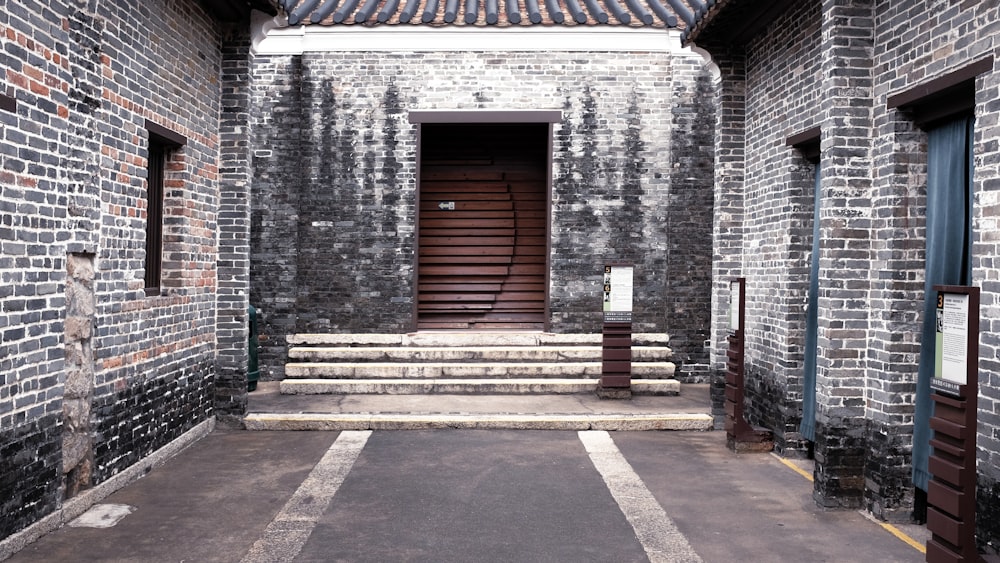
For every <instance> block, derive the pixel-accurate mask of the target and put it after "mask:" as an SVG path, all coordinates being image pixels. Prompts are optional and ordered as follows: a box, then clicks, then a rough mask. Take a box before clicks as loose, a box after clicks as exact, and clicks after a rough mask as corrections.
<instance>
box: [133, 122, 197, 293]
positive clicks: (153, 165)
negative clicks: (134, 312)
mask: <svg viewBox="0 0 1000 563" xmlns="http://www.w3.org/2000/svg"><path fill="white" fill-rule="evenodd" d="M146 132H147V134H148V141H147V147H146V149H147V152H146V245H145V250H146V254H145V258H144V260H143V271H144V272H143V287H144V288H145V292H146V296H147V297H155V296H159V295H161V292H162V289H163V222H164V217H165V215H166V213H165V205H164V196H165V192H166V180H167V163H168V162H170V156H171V154H172V153H174V152H176V151H177V150H178V149H180V148H181V147H183V146H184V145H185V144H187V137H185V136H184V135H181V134H179V133H176V132H175V131H172V130H170V129H168V128H166V127H164V126H162V125H159V124H156V123H153V122H151V121H149V120H147V121H146Z"/></svg>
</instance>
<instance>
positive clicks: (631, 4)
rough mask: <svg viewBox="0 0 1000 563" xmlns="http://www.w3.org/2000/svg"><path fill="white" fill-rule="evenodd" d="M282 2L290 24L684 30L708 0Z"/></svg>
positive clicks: (335, 0) (281, 4)
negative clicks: (620, 27) (612, 27)
mask: <svg viewBox="0 0 1000 563" xmlns="http://www.w3.org/2000/svg"><path fill="white" fill-rule="evenodd" d="M663 2H665V3H666V5H664V3H663ZM277 3H278V5H279V6H280V8H281V10H282V11H283V12H284V13H285V15H286V16H287V17H288V23H289V24H290V25H326V26H331V25H363V26H380V25H389V26H393V25H424V26H431V27H441V26H472V27H512V26H521V27H529V26H567V27H572V26H597V25H614V26H626V27H653V28H681V29H683V28H686V27H689V26H690V25H691V24H692V23H693V22H694V21H695V19H696V17H697V16H698V15H700V13H701V10H703V9H704V8H705V3H704V1H703V0H662V1H661V0H277ZM710 3H711V4H714V3H715V2H714V1H710Z"/></svg>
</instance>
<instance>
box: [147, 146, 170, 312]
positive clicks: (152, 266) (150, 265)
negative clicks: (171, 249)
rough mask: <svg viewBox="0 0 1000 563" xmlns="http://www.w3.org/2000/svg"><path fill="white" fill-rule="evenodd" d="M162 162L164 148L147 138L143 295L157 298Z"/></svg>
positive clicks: (160, 233) (161, 233) (161, 232)
mask: <svg viewBox="0 0 1000 563" xmlns="http://www.w3.org/2000/svg"><path fill="white" fill-rule="evenodd" d="M166 161H167V148H166V146H165V145H164V144H163V143H162V142H160V141H159V140H157V139H155V138H153V137H150V139H149V162H148V164H147V169H146V174H147V175H146V264H145V266H146V276H145V282H146V295H159V294H160V279H161V277H162V273H163V171H164V168H166V163H167V162H166Z"/></svg>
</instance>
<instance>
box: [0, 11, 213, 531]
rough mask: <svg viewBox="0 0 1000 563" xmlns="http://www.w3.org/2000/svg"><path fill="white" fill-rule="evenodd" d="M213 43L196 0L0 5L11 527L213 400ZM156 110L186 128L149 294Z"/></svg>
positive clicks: (117, 466)
mask: <svg viewBox="0 0 1000 563" xmlns="http://www.w3.org/2000/svg"><path fill="white" fill-rule="evenodd" d="M95 6H96V8H95ZM95 9H96V10H97V12H96V13H95V12H94V10H95ZM219 41H220V39H219V35H218V33H217V31H216V30H215V23H214V22H213V20H212V19H211V18H210V17H209V16H208V15H207V14H206V13H205V12H204V11H203V9H202V8H201V6H200V4H198V3H197V2H193V1H192V2H189V1H176V2H166V3H154V4H149V5H143V6H142V7H141V8H140V7H137V6H136V5H134V4H130V3H105V2H102V3H96V2H83V1H60V2H47V3H31V4H25V3H13V4H8V5H6V6H5V9H4V10H3V13H2V14H0V67H3V68H4V69H6V72H5V73H3V74H2V75H0V93H3V94H6V95H8V96H11V97H13V98H14V99H16V101H17V107H16V111H15V112H13V113H9V112H3V111H0V121H2V123H3V130H2V134H0V136H2V137H3V145H2V148H0V151H2V152H0V155H2V160H0V190H2V191H0V210H2V211H3V215H2V219H0V221H2V223H0V336H2V337H0V374H2V375H0V377H2V379H0V452H2V455H0V537H6V536H7V535H9V534H11V533H13V532H16V531H18V530H20V529H22V528H24V527H25V526H27V525H29V524H30V523H31V522H33V521H35V520H37V519H38V518H39V517H41V516H43V515H45V514H47V513H49V512H51V511H52V510H53V509H55V508H56V507H57V506H58V505H59V503H60V502H61V499H62V497H63V495H64V494H69V495H71V494H74V493H75V492H76V491H78V490H80V489H83V488H86V487H89V486H91V485H92V484H95V483H99V482H101V481H103V480H105V479H107V478H108V477H110V476H111V475H113V474H115V473H117V472H118V471H120V470H121V469H123V468H124V467H126V466H127V465H129V464H131V463H133V462H135V461H136V460H138V459H139V458H141V457H143V456H145V455H147V454H149V453H150V452H151V451H153V450H155V449H157V448H159V447H161V446H163V445H165V444H166V443H168V442H170V441H171V440H173V439H174V438H176V437H177V436H179V435H180V434H181V433H182V432H184V431H185V430H187V429H190V428H191V427H192V426H194V425H195V424H197V423H198V422H200V421H203V420H205V419H206V418H207V417H208V416H210V414H211V413H212V396H211V393H210V390H211V386H212V378H213V376H214V361H215V286H216V270H215V268H216V266H215V263H216V259H217V250H216V249H217V235H216V208H217V207H218V204H219V202H218V192H217V185H216V183H217V181H218V170H217V164H216V163H217V155H218V150H219V146H218V138H217V137H218V135H217V128H218V122H219V98H220V92H219V89H220V86H219V79H218V68H219V66H220V54H219ZM146 120H150V121H153V122H155V123H158V124H160V125H163V126H165V127H167V128H169V129H172V130H174V131H176V132H177V133H180V134H182V135H185V136H186V137H187V138H188V143H187V145H186V146H184V147H183V149H181V150H180V151H178V152H177V153H176V154H175V155H173V156H172V157H171V159H170V164H169V166H168V171H167V186H166V198H165V201H166V212H165V215H166V220H165V227H164V234H165V243H164V278H163V286H164V294H163V295H161V296H155V297H146V295H145V292H144V287H143V286H144V283H143V267H144V266H143V263H144V253H145V245H144V239H145V223H144V219H145V217H144V213H145V192H146V189H145V176H146V139H147V133H146V130H145V122H146ZM64 321H65V322H64ZM64 473H65V474H66V475H67V476H66V477H64Z"/></svg>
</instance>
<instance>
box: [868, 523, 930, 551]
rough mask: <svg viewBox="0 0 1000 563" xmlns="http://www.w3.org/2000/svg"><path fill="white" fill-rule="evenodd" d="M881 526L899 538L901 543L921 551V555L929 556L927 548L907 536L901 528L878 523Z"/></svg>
mask: <svg viewBox="0 0 1000 563" xmlns="http://www.w3.org/2000/svg"><path fill="white" fill-rule="evenodd" d="M878 525H879V526H882V527H883V528H884V529H885V530H886V531H887V532H889V533H890V534H892V535H894V536H896V537H897V538H899V540H900V541H902V542H903V543H905V544H906V545H908V546H910V547H912V548H913V549H915V550H917V551H919V552H920V553H923V554H925V555H926V554H927V546H926V545H924V544H922V543H920V542H918V541H917V540H915V539H913V538H911V537H910V536H908V535H906V533H905V532H903V531H902V530H900V529H899V528H897V527H895V526H893V525H892V524H886V523H885V522H878Z"/></svg>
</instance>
